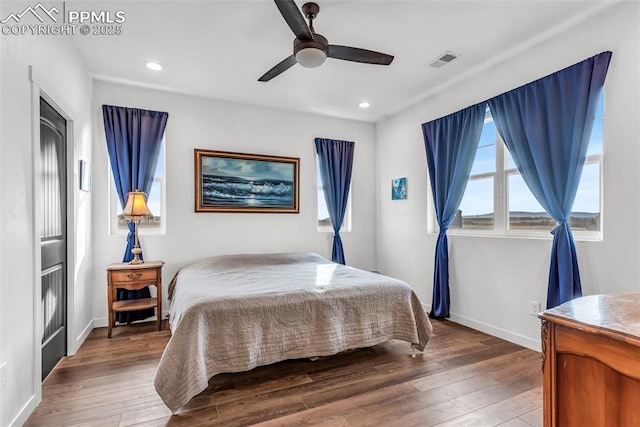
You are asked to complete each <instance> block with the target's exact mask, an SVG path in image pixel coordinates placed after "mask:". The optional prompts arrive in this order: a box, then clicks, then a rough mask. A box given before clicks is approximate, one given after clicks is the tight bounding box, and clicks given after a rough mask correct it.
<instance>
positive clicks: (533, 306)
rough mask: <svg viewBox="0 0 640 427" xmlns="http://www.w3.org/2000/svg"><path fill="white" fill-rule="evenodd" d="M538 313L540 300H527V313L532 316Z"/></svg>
mask: <svg viewBox="0 0 640 427" xmlns="http://www.w3.org/2000/svg"><path fill="white" fill-rule="evenodd" d="M538 313H540V302H538V301H529V314H530V315H532V316H537V315H538Z"/></svg>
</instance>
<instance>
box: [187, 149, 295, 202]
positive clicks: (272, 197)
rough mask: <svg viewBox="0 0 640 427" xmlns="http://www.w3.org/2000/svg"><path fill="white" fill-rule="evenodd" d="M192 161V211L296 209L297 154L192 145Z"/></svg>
mask: <svg viewBox="0 0 640 427" xmlns="http://www.w3.org/2000/svg"><path fill="white" fill-rule="evenodd" d="M194 162H195V165H194V193H195V212H234V213H296V214H297V213H299V212H300V189H299V186H300V184H299V183H300V158H298V157H284V156H272V155H266V154H247V153H236V152H230V151H217V150H206V149H199V148H196V149H194ZM240 171H242V174H243V175H240V174H239V172H240ZM207 172H209V173H207Z"/></svg>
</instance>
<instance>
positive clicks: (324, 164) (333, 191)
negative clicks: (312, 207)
mask: <svg viewBox="0 0 640 427" xmlns="http://www.w3.org/2000/svg"><path fill="white" fill-rule="evenodd" d="M315 143H316V153H318V163H319V165H320V176H321V177H322V184H323V187H324V198H325V200H326V202H327V208H328V210H329V217H330V218H331V225H332V226H333V248H332V250H331V261H333V262H337V263H340V264H344V263H345V259H344V249H343V248H342V239H341V238H340V227H342V222H343V221H344V214H345V212H346V211H347V201H348V200H349V188H350V187H351V169H352V167H353V149H354V146H355V144H354V143H353V142H349V141H336V140H332V139H324V138H316V139H315Z"/></svg>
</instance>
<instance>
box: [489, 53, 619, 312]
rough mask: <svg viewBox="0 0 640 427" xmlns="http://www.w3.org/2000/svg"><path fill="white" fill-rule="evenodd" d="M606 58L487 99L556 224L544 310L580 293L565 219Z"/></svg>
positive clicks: (602, 56)
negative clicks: (545, 307)
mask: <svg viewBox="0 0 640 427" xmlns="http://www.w3.org/2000/svg"><path fill="white" fill-rule="evenodd" d="M610 60H611V52H603V53H601V54H599V55H596V56H594V57H591V58H589V59H586V60H584V61H582V62H580V63H578V64H575V65H573V66H571V67H568V68H565V69H564V70H561V71H558V72H556V73H554V74H551V75H549V76H546V77H543V78H541V79H539V80H536V81H534V82H532V83H529V84H527V85H525V86H521V87H519V88H517V89H514V90H512V91H509V92H506V93H504V94H502V95H499V96H497V97H495V98H492V99H490V100H489V101H488V103H489V108H490V109H491V113H492V115H493V119H494V121H495V124H496V128H497V129H498V132H499V133H500V136H501V137H502V139H503V140H504V142H505V144H506V146H507V148H508V149H509V152H510V153H511V156H512V157H513V160H514V161H515V163H516V165H517V167H518V170H519V171H520V173H521V174H522V178H523V179H524V181H525V183H526V184H527V186H528V187H529V189H530V190H531V192H532V193H533V195H534V196H535V198H536V199H537V200H538V202H539V203H540V204H541V205H542V207H544V209H545V210H546V211H547V212H548V213H549V215H551V216H552V217H553V218H554V219H555V220H556V221H557V222H558V225H557V226H556V227H555V228H554V229H553V231H552V232H551V233H552V234H553V244H552V247H551V268H550V270H549V285H548V290H547V308H552V307H555V306H557V305H559V304H562V303H563V302H566V301H569V300H571V299H573V298H575V297H578V296H581V295H582V289H581V284H580V271H579V269H578V259H577V257H576V248H575V244H574V241H573V234H572V233H571V227H570V226H569V223H568V220H569V214H570V213H571V208H572V207H573V202H574V199H575V196H576V192H577V189H578V184H579V182H580V175H581V174H582V167H583V165H584V161H585V157H586V152H587V148H588V145H589V138H590V137H591V129H592V127H593V121H594V119H595V115H596V108H597V104H598V98H599V96H600V92H601V90H602V87H603V85H604V80H605V77H606V75H607V69H608V67H609V62H610Z"/></svg>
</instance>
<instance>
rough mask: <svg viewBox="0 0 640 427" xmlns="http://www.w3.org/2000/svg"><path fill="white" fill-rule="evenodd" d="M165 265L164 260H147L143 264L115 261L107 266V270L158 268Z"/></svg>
mask: <svg viewBox="0 0 640 427" xmlns="http://www.w3.org/2000/svg"><path fill="white" fill-rule="evenodd" d="M163 265H164V261H145V262H143V263H142V264H129V263H128V262H115V263H113V264H109V265H108V266H107V270H131V269H140V268H158V267H162V266H163Z"/></svg>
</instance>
